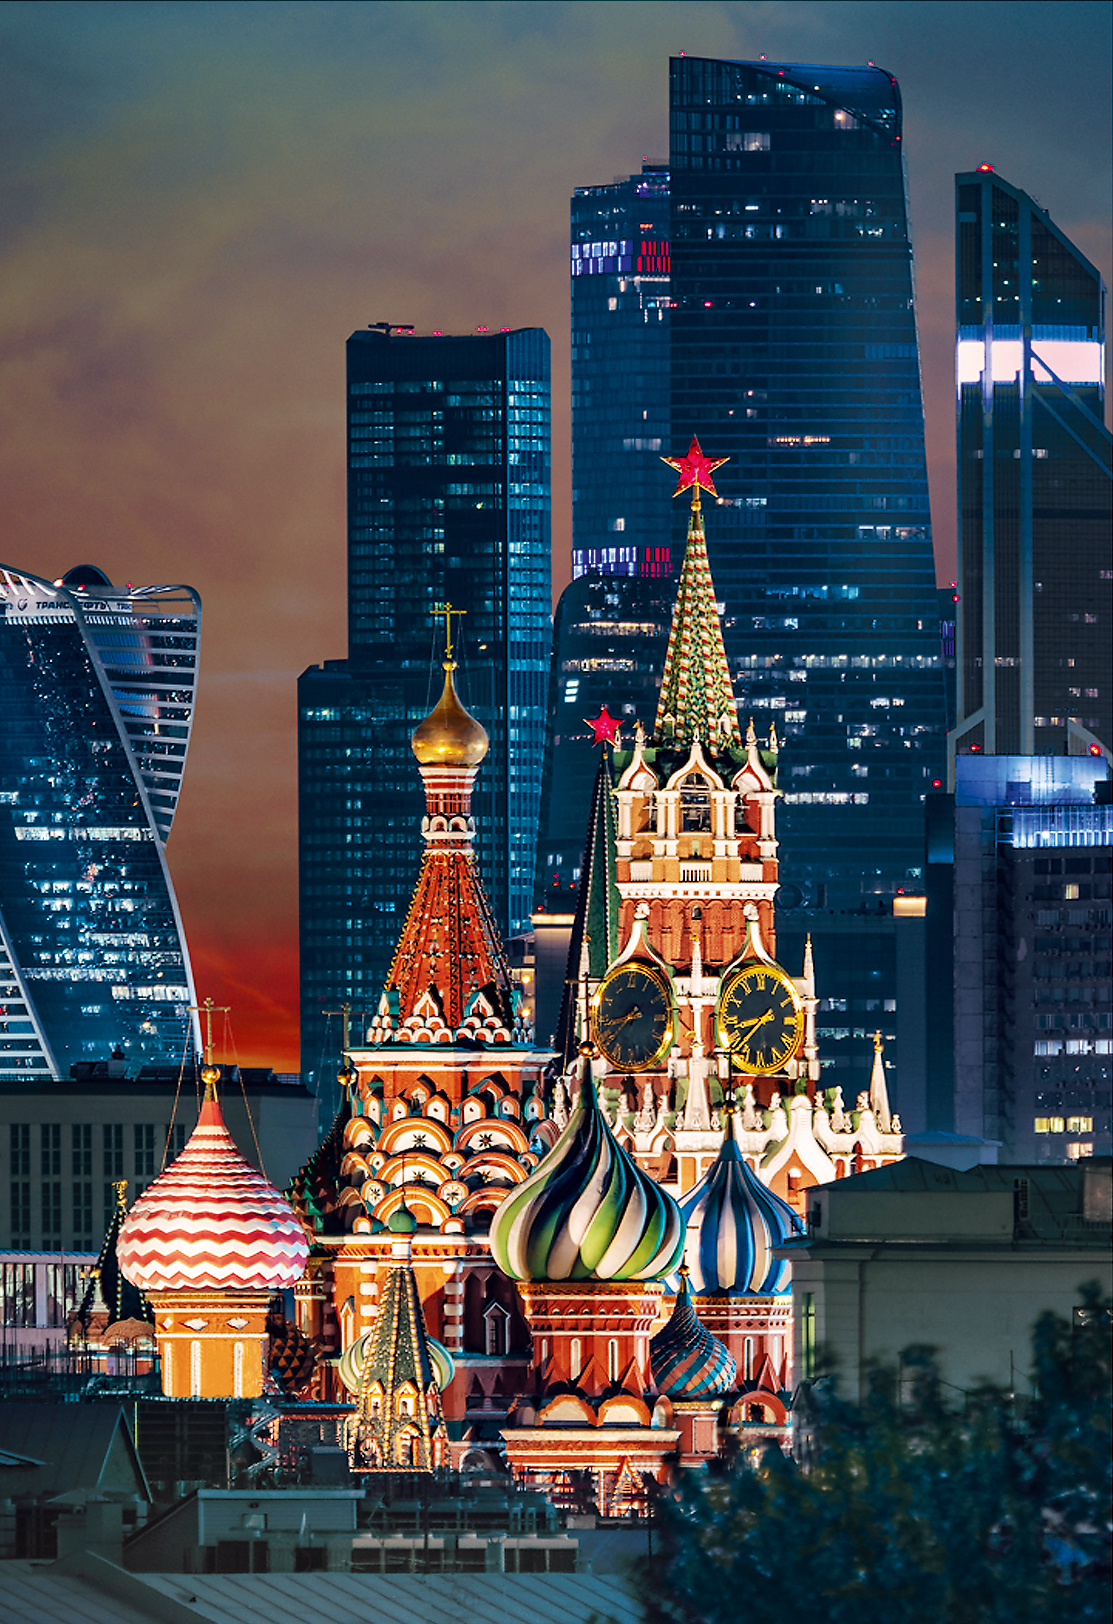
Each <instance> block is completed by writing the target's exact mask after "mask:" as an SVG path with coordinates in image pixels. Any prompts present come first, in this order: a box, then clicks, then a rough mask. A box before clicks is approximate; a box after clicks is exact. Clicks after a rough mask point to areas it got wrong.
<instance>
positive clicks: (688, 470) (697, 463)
mask: <svg viewBox="0 0 1113 1624" xmlns="http://www.w3.org/2000/svg"><path fill="white" fill-rule="evenodd" d="M661 461H662V462H667V463H668V465H669V467H670V468H675V469H676V471H677V473H678V474H679V476H680V479H679V482H678V484H677V487H676V489H675V491H673V493H672V494H673V496H674V497H677V496H680V495H681V494H682V493H683V492H684V491H686V490H688V489H689V488H690V489H691V492H692V512H693V513H698V512H699V493H700V486H701V485H702V486H703V488H704V490H705V491H707V492H708V493H709V494H710V495H711V496H717V495H718V493H717V491H716V490H715V484H714V481H713V480H712V478H711V475H712V474H713V473H714V472H715V470H716V468H721V467H722V466H723V464H724V462H729V461H730V458H729V457H705V456H704V454H703V452H702V451H701V450H700V444H699V441H698V440H697V439H696V437H695V435H694V434H693V435H692V443H691V445H690V446H689V448H688V455H687V456H686V457H662V458H661Z"/></svg>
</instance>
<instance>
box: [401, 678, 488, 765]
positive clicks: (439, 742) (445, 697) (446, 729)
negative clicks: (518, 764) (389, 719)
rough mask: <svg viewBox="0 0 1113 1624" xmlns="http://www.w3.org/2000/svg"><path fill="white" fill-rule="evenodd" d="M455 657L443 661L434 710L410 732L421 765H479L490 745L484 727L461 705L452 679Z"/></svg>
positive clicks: (414, 750) (413, 749) (413, 748)
mask: <svg viewBox="0 0 1113 1624" xmlns="http://www.w3.org/2000/svg"><path fill="white" fill-rule="evenodd" d="M455 669H456V661H455V660H445V662H444V692H443V693H442V694H441V697H440V699H439V700H438V702H437V707H436V709H435V710H434V711H433V712H432V713H431V714H430V715H429V716H427V717H426V718H425V720H424V722H419V723H418V725H417V726H416V727H415V728H414V730H413V733H412V734H411V735H410V748H411V750H412V751H413V753H414V755H415V756H416V757H417V760H418V764H419V766H422V767H478V765H479V763H480V762H481V761H482V760H483V757H484V756H485V755H486V754H487V751H488V749H489V747H490V743H491V741H490V739H489V738H488V737H487V730H486V728H485V727H483V726H482V724H481V723H479V722H477V721H476V719H475V717H474V716H472V715H470V714H469V712H468V711H466V710H465V709H464V707H463V705H461V703H460V701H459V698H458V697H457V694H456V687H455V684H454V683H453V681H452V673H453V672H454V671H455Z"/></svg>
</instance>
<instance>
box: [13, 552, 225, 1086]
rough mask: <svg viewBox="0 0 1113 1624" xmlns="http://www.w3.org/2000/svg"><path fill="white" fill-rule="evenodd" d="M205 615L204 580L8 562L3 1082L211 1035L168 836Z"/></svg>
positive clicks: (157, 1059) (157, 1053) (136, 1058)
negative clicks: (40, 570)
mask: <svg viewBox="0 0 1113 1624" xmlns="http://www.w3.org/2000/svg"><path fill="white" fill-rule="evenodd" d="M200 621H201V602H200V599H199V598H198V596H197V594H196V593H195V592H194V591H193V590H192V589H191V588H189V587H184V586H162V587H130V588H117V587H113V586H111V585H110V584H109V583H108V582H107V581H105V579H104V577H103V576H102V575H101V574H100V572H99V571H97V570H92V569H89V568H82V569H80V570H76V571H71V572H70V575H69V576H67V577H66V578H65V580H64V582H63V583H59V584H57V585H56V584H53V583H51V582H49V581H43V580H39V579H38V578H37V577H35V576H32V575H27V574H23V573H20V572H18V571H15V570H10V569H4V568H2V567H0V717H2V718H3V720H2V723H0V726H2V729H3V755H2V760H0V1076H4V1077H8V1078H14V1079H21V1078H26V1079H30V1078H33V1077H35V1076H44V1075H49V1074H51V1073H53V1074H54V1075H56V1076H59V1077H65V1076H67V1075H68V1073H69V1068H70V1067H71V1066H72V1065H73V1064H75V1063H76V1062H78V1061H82V1060H93V1059H104V1058H106V1057H107V1056H108V1055H109V1054H111V1053H112V1051H113V1050H115V1049H117V1048H119V1049H121V1050H122V1051H123V1054H124V1056H125V1058H126V1060H127V1061H128V1062H129V1063H134V1064H136V1065H142V1064H148V1065H150V1064H162V1065H168V1064H177V1063H178V1062H179V1061H180V1060H181V1057H182V1054H183V1052H184V1050H185V1048H186V1047H187V1045H188V1046H195V1043H196V1036H197V1031H196V1020H195V1018H194V1017H192V1016H191V1015H190V1013H189V1010H190V1006H191V1005H193V1004H195V1003H196V996H195V994H194V990H193V982H192V977H191V974H190V968H189V958H188V954H187V951H186V945H185V937H184V935H183V932H182V927H181V919H180V917H179V914H178V906H177V902H176V900H175V897H174V892H173V888H172V886H171V883H170V876H169V872H168V869H167V866H166V857H165V851H164V846H165V842H166V839H167V837H168V835H169V833H170V828H171V825H172V823H173V818H174V810H175V807H176V805H177V799H178V791H179V789H180V786H181V778H182V773H183V770H184V768H185V759H186V752H187V749H188V746H189V734H190V726H191V724H192V720H193V707H194V688H195V682H196V676H197V658H198V643H199V637H200Z"/></svg>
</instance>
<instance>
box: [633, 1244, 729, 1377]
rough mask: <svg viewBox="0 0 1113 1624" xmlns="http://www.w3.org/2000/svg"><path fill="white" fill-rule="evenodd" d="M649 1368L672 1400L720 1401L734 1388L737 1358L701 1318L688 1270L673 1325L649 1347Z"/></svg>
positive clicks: (682, 1279)
mask: <svg viewBox="0 0 1113 1624" xmlns="http://www.w3.org/2000/svg"><path fill="white" fill-rule="evenodd" d="M649 1368H650V1369H651V1370H652V1372H653V1380H654V1382H655V1383H656V1384H657V1391H658V1392H659V1393H667V1394H668V1396H669V1398H676V1399H698V1398H719V1397H720V1396H721V1395H722V1394H723V1393H729V1392H730V1390H731V1388H732V1387H733V1386H734V1378H735V1374H736V1366H735V1363H734V1355H733V1353H731V1351H730V1349H729V1348H728V1347H727V1346H726V1344H725V1343H723V1342H720V1341H719V1338H718V1337H717V1336H712V1334H711V1332H710V1331H709V1330H708V1329H707V1327H706V1325H704V1324H703V1323H702V1321H701V1320H700V1319H699V1318H698V1317H697V1315H696V1311H695V1309H694V1308H693V1307H692V1299H691V1297H690V1296H689V1295H688V1271H687V1269H685V1268H681V1270H680V1290H679V1292H678V1293H677V1297H676V1304H675V1306H674V1308H673V1311H672V1315H671V1317H670V1319H669V1322H668V1324H667V1325H666V1326H665V1328H664V1330H662V1331H658V1332H657V1335H656V1336H655V1337H654V1338H653V1340H652V1341H651V1342H650V1344H649Z"/></svg>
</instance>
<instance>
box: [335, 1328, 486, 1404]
mask: <svg viewBox="0 0 1113 1624" xmlns="http://www.w3.org/2000/svg"><path fill="white" fill-rule="evenodd" d="M374 1335H375V1333H374V1331H365V1332H364V1333H363V1335H362V1336H357V1337H356V1339H355V1341H354V1342H350V1343H349V1344H348V1346H347V1347H346V1348H345V1349H344V1352H343V1353H342V1354H341V1355H340V1359H339V1361H338V1362H337V1366H336V1373H337V1375H338V1376H339V1377H340V1380H341V1381H342V1382H343V1383H344V1386H345V1387H346V1388H347V1389H348V1391H349V1393H358V1392H359V1377H360V1372H361V1371H362V1369H363V1366H364V1361H365V1360H366V1358H367V1351H368V1349H369V1348H370V1346H371V1342H372V1340H373V1338H374ZM425 1345H426V1347H427V1348H428V1349H429V1362H430V1364H431V1365H432V1366H433V1374H434V1376H435V1377H436V1378H437V1386H438V1387H439V1388H440V1390H441V1392H442V1393H443V1392H444V1390H445V1388H446V1387H447V1386H448V1384H449V1382H450V1381H451V1380H452V1378H453V1376H455V1374H456V1361H455V1360H454V1359H453V1357H452V1355H451V1354H450V1353H449V1351H448V1349H447V1348H446V1347H445V1345H444V1343H443V1342H438V1341H437V1339H436V1337H435V1336H430V1335H429V1333H428V1331H426V1333H425Z"/></svg>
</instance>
